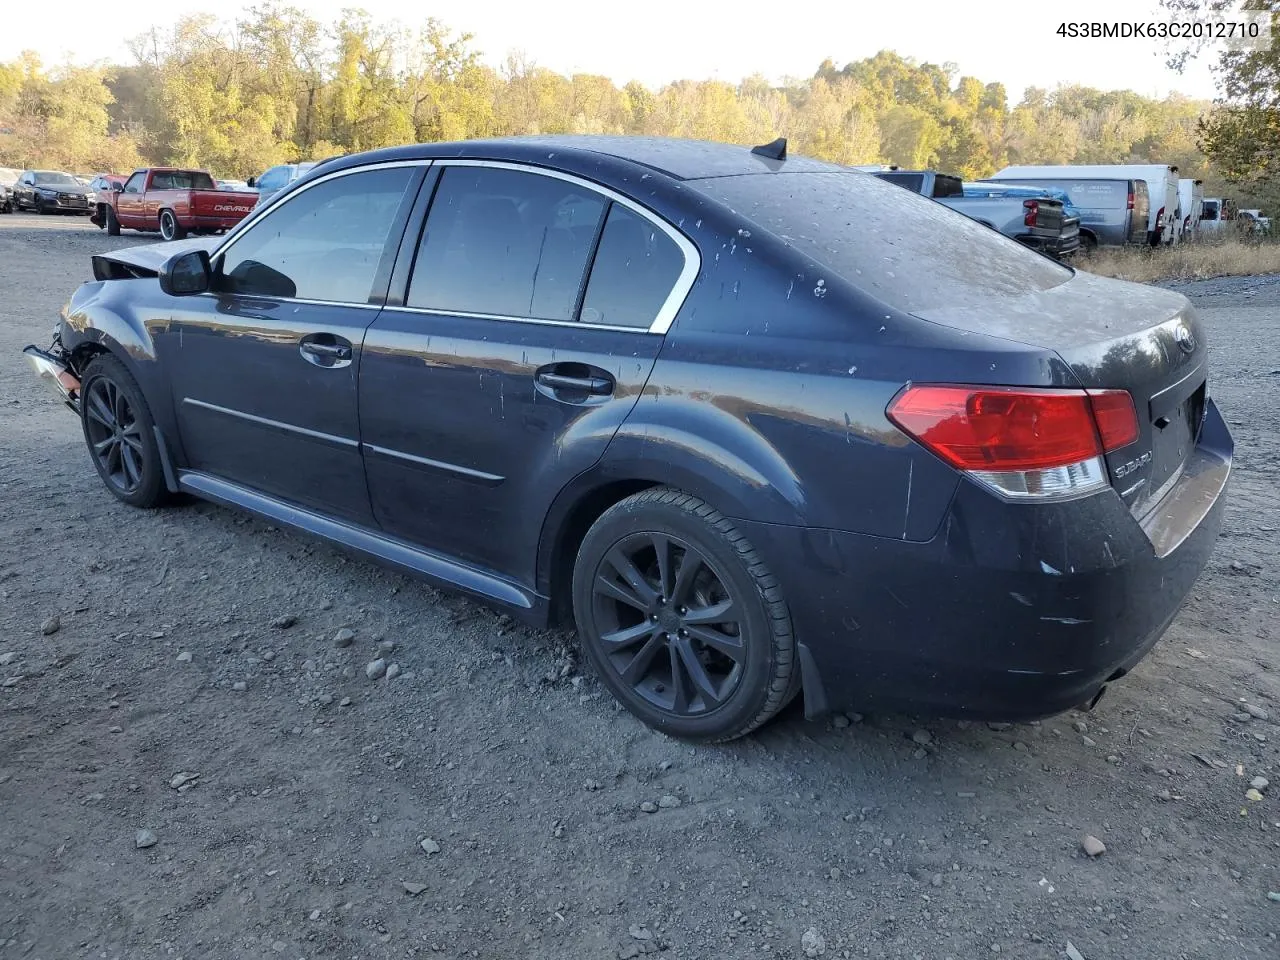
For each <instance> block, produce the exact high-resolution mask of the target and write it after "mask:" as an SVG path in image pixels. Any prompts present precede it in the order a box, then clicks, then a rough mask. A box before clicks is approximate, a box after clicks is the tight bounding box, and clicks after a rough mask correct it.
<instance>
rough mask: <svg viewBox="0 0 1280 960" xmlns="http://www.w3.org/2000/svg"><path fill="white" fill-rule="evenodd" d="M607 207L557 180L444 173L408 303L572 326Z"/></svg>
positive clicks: (500, 172) (504, 173) (471, 170)
mask: <svg viewBox="0 0 1280 960" xmlns="http://www.w3.org/2000/svg"><path fill="white" fill-rule="evenodd" d="M607 204H608V201H607V200H606V199H605V198H604V197H602V196H600V195H599V194H597V193H595V192H593V191H591V190H589V189H587V188H585V187H582V186H579V185H578V184H576V183H571V182H568V181H565V180H561V179H559V178H556V177H548V176H542V175H540V174H536V173H525V172H522V171H516V170H507V169H502V168H495V167H470V166H449V167H445V169H444V170H443V172H442V173H441V175H440V183H439V185H438V186H437V188H436V192H435V197H434V198H433V199H432V202H431V210H430V212H429V214H428V215H427V223H426V229H425V232H424V233H423V238H422V242H421V244H420V246H419V247H418V253H417V257H416V258H415V260H414V265H413V277H412V280H411V281H410V285H409V295H408V299H407V303H408V305H409V306H411V307H420V308H426V309H433V310H441V311H448V312H456V313H479V314H488V315H494V316H500V317H517V318H529V319H539V320H561V321H566V320H573V319H574V316H575V309H576V307H577V300H578V293H579V291H580V290H581V289H582V282H583V277H584V276H585V274H586V269H587V261H588V260H589V259H590V257H591V249H592V246H593V244H594V243H595V238H596V234H597V232H598V230H599V227H600V220H601V218H602V217H603V216H604V211H605V207H606V206H607Z"/></svg>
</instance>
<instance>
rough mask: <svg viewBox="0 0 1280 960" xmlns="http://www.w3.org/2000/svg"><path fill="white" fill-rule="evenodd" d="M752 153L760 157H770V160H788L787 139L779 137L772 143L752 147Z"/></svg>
mask: <svg viewBox="0 0 1280 960" xmlns="http://www.w3.org/2000/svg"><path fill="white" fill-rule="evenodd" d="M751 152H752V153H754V154H755V155H756V156H758V157H768V158H769V159H770V160H785V159H787V138H786V137H779V138H778V139H777V140H774V141H773V142H772V143H762V144H761V145H760V146H758V147H752V148H751Z"/></svg>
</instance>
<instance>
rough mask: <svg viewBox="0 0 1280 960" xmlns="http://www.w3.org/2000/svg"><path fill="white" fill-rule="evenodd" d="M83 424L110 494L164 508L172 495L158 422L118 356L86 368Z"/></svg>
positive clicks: (136, 503)
mask: <svg viewBox="0 0 1280 960" xmlns="http://www.w3.org/2000/svg"><path fill="white" fill-rule="evenodd" d="M80 422H81V424H82V426H83V428H84V439H85V443H86V444H87V445H88V447H89V455H90V457H92V459H93V466H94V469H96V470H97V471H98V476H100V477H101V478H102V482H103V483H105V484H106V486H107V489H108V490H110V491H111V493H112V494H114V495H115V496H116V497H117V498H118V499H120V500H122V501H124V502H125V503H127V504H130V505H131V506H135V507H154V506H158V505H159V504H160V503H161V502H162V501H163V500H164V497H165V493H166V491H165V487H164V472H163V468H162V466H161V464H160V448H159V445H158V444H157V442H156V438H155V431H154V421H153V420H152V418H151V411H150V409H149V408H148V407H147V402H146V400H145V398H144V397H143V395H142V391H141V390H140V389H139V387H138V385H137V383H136V382H135V381H134V379H133V377H132V376H130V374H129V371H128V370H126V369H125V367H124V365H123V364H122V363H121V362H120V361H119V360H117V359H116V358H115V357H112V356H110V355H107V354H104V355H101V356H99V357H96V358H94V360H93V361H91V362H90V363H89V365H88V366H87V367H86V368H85V371H84V377H83V378H82V380H81V382H80Z"/></svg>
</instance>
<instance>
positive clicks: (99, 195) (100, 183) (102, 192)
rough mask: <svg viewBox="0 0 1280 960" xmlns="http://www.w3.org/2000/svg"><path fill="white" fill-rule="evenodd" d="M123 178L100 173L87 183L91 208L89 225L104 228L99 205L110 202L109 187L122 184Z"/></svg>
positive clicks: (113, 174)
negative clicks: (92, 224)
mask: <svg viewBox="0 0 1280 960" xmlns="http://www.w3.org/2000/svg"><path fill="white" fill-rule="evenodd" d="M125 179H126V178H125V177H124V176H122V175H121V174H118V173H100V174H98V175H97V176H95V177H94V178H93V179H92V180H90V181H89V203H90V205H91V206H92V207H93V212H92V213H91V214H90V215H89V220H90V222H91V223H94V224H96V225H97V226H98V227H102V226H105V223H104V222H103V218H102V215H101V212H100V211H101V210H102V207H101V206H100V204H105V203H110V202H111V197H110V194H111V187H112V185H113V184H123V183H124V181H125Z"/></svg>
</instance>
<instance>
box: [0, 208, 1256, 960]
mask: <svg viewBox="0 0 1280 960" xmlns="http://www.w3.org/2000/svg"><path fill="white" fill-rule="evenodd" d="M138 242H141V241H140V238H139V237H137V236H136V235H135V236H132V237H130V236H125V237H121V238H119V239H115V240H113V239H108V238H106V237H105V236H103V235H102V234H101V233H99V232H98V231H96V230H94V229H92V228H91V227H88V226H86V225H85V224H84V223H83V222H82V221H71V220H67V219H61V218H37V217H24V216H7V217H0V410H3V417H2V418H0V600H2V601H3V602H2V603H0V683H2V684H3V686H0V818H2V819H0V957H10V956H12V957H22V958H40V960H68V958H76V957H95V958H96V957H101V958H129V960H145V958H152V957H155V958H160V957H163V958H181V957H185V958H191V960H194V958H201V960H203V958H242V957H243V958H258V960H261V958H268V957H273V958H274V957H280V958H282V960H294V958H312V957H333V958H339V957H341V958H384V957H386V958H392V957H397V958H398V957H418V956H423V957H430V956H437V955H438V956H443V957H485V958H517V957H518V958H521V960H526V958H556V960H564V958H573V960H577V958H587V960H590V958H604V960H609V958H616V957H623V958H626V957H632V956H638V955H641V954H647V953H657V954H659V955H660V956H662V957H665V958H672V960H674V958H721V957H735V958H736V957H744V958H754V957H788V958H789V957H804V956H825V957H880V958H899V957H901V958H914V957H921V958H925V957H927V958H943V957H954V958H957V960H959V958H973V957H979V956H989V955H994V954H1000V955H1008V956H1014V957H1019V958H1058V957H1062V956H1064V951H1065V950H1066V947H1067V944H1068V942H1070V943H1072V944H1073V945H1074V947H1075V949H1076V950H1077V951H1078V952H1079V954H1080V955H1081V956H1083V957H1085V958H1088V960H1100V958H1117V960H1120V958H1123V960H1132V958H1147V957H1153V958H1162V960H1167V958H1214V960H1227V958H1252V957H1258V958H1271V960H1274V958H1275V957H1277V956H1280V945H1277V943H1276V938H1277V931H1280V903H1277V902H1273V900H1275V899H1280V893H1274V896H1273V897H1272V898H1270V899H1269V898H1268V892H1269V891H1270V892H1277V891H1280V762H1277V759H1278V758H1277V742H1280V729H1277V720H1280V675H1278V673H1277V668H1278V667H1280V656H1278V655H1277V652H1276V649H1275V642H1276V635H1277V630H1276V625H1277V618H1278V614H1280V607H1278V606H1277V603H1278V602H1280V585H1278V584H1277V562H1276V561H1277V546H1276V539H1277V538H1276V530H1277V527H1278V526H1280V497H1278V496H1277V493H1276V490H1277V487H1278V486H1280V450H1278V442H1277V438H1278V437H1280V404H1277V402H1276V399H1277V396H1280V336H1278V335H1277V326H1276V316H1277V312H1278V311H1280V282H1277V280H1275V279H1274V278H1241V279H1234V280H1229V281H1209V282H1205V283H1200V284H1195V285H1188V286H1185V287H1182V288H1181V289H1183V290H1184V291H1185V292H1186V293H1187V294H1188V295H1190V296H1191V297H1192V298H1193V299H1195V300H1196V301H1197V303H1198V304H1199V306H1200V308H1201V311H1202V314H1203V316H1204V317H1205V319H1206V321H1207V326H1208V329H1209V330H1210V331H1211V334H1212V337H1213V364H1214V367H1213V370H1214V373H1213V381H1212V389H1213V392H1214V394H1215V396H1216V397H1217V400H1218V402H1219V404H1220V405H1221V407H1222V408H1223V410H1224V412H1225V415H1226V416H1227V418H1228V419H1229V420H1230V422H1231V425H1232V427H1233V429H1234V432H1235V437H1236V443H1237V454H1238V460H1237V463H1238V471H1237V473H1236V476H1235V478H1234V479H1233V486H1232V490H1231V503H1230V506H1229V508H1228V514H1227V522H1226V529H1225V531H1224V533H1223V536H1222V540H1221V542H1220V544H1219V547H1218V551H1217V553H1216V554H1215V556H1214V558H1213V560H1212V561H1211V563H1210V566H1209V568H1208V570H1207V571H1206V572H1205V575H1204V577H1203V578H1202V579H1201V581H1200V583H1199V585H1198V586H1197V587H1196V589H1195V591H1194V593H1193V594H1192V596H1191V598H1190V600H1189V601H1188V603H1187V605H1186V607H1185V608H1184V610H1183V612H1182V614H1181V615H1180V616H1179V618H1178V620H1177V621H1176V622H1175V624H1174V625H1173V627H1172V628H1171V630H1170V631H1169V633H1168V635H1167V636H1166V638H1165V639H1164V641H1163V642H1162V643H1161V644H1160V645H1159V646H1158V647H1157V648H1156V650H1155V652H1154V653H1153V654H1152V655H1151V656H1150V657H1149V658H1148V659H1147V660H1146V661H1145V662H1144V663H1143V664H1142V665H1140V666H1139V668H1138V669H1137V670H1136V671H1135V672H1134V673H1133V674H1132V675H1131V676H1130V677H1128V678H1126V679H1125V680H1123V681H1121V682H1120V683H1119V684H1117V685H1114V686H1113V687H1112V690H1111V692H1110V693H1109V694H1108V695H1107V696H1106V697H1105V698H1104V699H1103V701H1102V703H1101V704H1100V705H1099V707H1098V709H1097V710H1096V711H1094V712H1093V713H1091V714H1088V715H1074V714H1073V715H1066V716H1062V717H1059V718H1055V719H1053V720H1049V721H1045V722H1044V723H1043V724H1030V725H1017V726H1012V727H1006V726H1002V727H1000V728H999V729H992V728H989V727H987V726H985V725H976V726H975V725H957V724H956V723H955V722H941V721H934V720H930V719H928V718H913V717H904V716H867V717H859V716H857V715H851V716H850V717H848V718H846V717H837V718H835V719H834V720H827V721H823V722H816V723H807V722H805V721H804V719H803V717H802V715H801V713H800V711H799V710H798V709H796V708H795V707H793V708H791V709H790V710H789V711H788V712H787V713H786V714H785V715H784V716H783V717H781V718H780V719H779V721H778V722H775V723H773V724H772V725H770V726H769V727H768V728H766V729H765V730H764V731H762V732H761V733H759V734H758V735H756V736H755V737H753V738H751V739H748V740H746V741H745V742H739V743H736V744H734V745H731V746H728V747H717V748H697V749H694V748H690V747H689V746H686V745H682V744H679V743H677V742H674V741H671V740H668V739H666V738H665V737H663V736H661V735H658V734H655V733H652V732H650V731H648V730H647V729H645V728H643V727H641V726H640V725H639V724H638V723H637V722H636V721H635V720H633V719H632V718H631V717H630V716H629V715H628V714H625V713H623V712H621V711H620V710H619V709H618V708H616V707H615V706H614V705H613V703H612V701H611V700H610V699H609V697H608V696H607V694H605V693H603V692H602V689H601V687H600V686H599V685H598V684H597V682H596V681H595V680H594V678H592V677H591V676H590V675H587V674H584V673H581V672H580V671H579V661H578V659H577V657H576V652H575V649H574V640H573V637H572V635H571V634H564V633H549V632H536V631H530V630H527V629H525V628H523V627H519V626H516V625H515V624H513V623H512V622H510V621H509V620H507V619H506V618H504V617H502V616H499V615H496V614H494V613H491V612H489V611H488V610H486V609H483V608H481V607H479V606H476V605H474V604H472V603H470V602H468V601H465V600H462V599H460V598H458V597H455V596H451V595H448V594H445V593H439V592H436V591H433V590H431V589H429V588H427V587H425V586H423V585H422V584H420V583H417V582H414V581H411V580H408V579H406V578H403V577H401V576H398V575H396V574H393V573H388V572H386V571H383V570H381V569H379V568H377V567H375V566H372V565H370V564H367V563H364V562H362V561H359V560H354V559H350V558H347V557H345V556H342V555H340V554H338V553H337V552H335V551H334V550H331V549H329V548H328V547H326V546H324V545H320V544H317V543H314V542H312V541H309V540H306V539H302V538H299V537H295V536H293V535H291V534H288V533H285V532H283V531H281V530H278V529H276V528H274V527H272V526H270V525H268V524H266V523H263V522H260V521H258V520H256V519H251V518H247V517H245V516H241V515H238V514H236V513H233V512H230V511H228V510H223V509H219V508H215V507H212V506H208V505H203V504H190V505H186V506H182V507H176V508H173V509H167V510H163V511H159V512H153V513H144V512H140V511H135V510H131V509H129V508H127V507H124V506H122V505H120V504H118V503H117V502H116V501H115V500H113V499H112V498H111V497H110V496H109V495H108V494H107V493H106V491H104V490H103V489H102V488H101V486H100V484H99V481H98V479H97V477H96V476H95V474H94V472H93V469H92V467H91V466H90V464H89V461H88V458H87V456H86V454H85V451H84V449H83V441H82V439H81V436H80V430H79V426H78V424H77V423H76V422H75V420H74V418H73V417H72V416H70V415H69V414H68V413H67V411H66V410H65V409H63V408H61V407H60V406H59V405H58V404H57V403H56V402H55V401H54V400H53V399H52V398H51V396H49V395H47V394H46V388H45V387H43V386H42V385H39V384H37V383H36V382H35V381H34V379H33V378H32V377H31V376H29V374H28V372H27V368H26V365H25V364H24V363H23V361H22V359H21V358H20V356H19V355H18V351H19V350H20V348H21V347H22V346H23V345H24V344H26V343H28V342H32V341H34V342H36V343H39V344H41V345H43V344H44V343H46V342H47V341H48V338H49V334H50V331H51V329H52V326H53V322H54V318H55V315H56V311H57V309H58V307H59V306H60V305H61V303H62V302H63V301H64V300H65V299H66V297H67V295H68V294H69V293H70V291H71V289H72V288H73V286H74V285H75V284H76V283H77V282H78V281H80V280H82V279H84V278H86V277H87V276H88V275H89V255H90V254H91V253H93V252H97V251H100V250H103V249H107V248H109V247H113V246H124V245H130V244H134V243H138ZM344 629H345V630H348V631H350V633H349V634H347V633H342V634H341V636H340V638H339V632H340V631H341V630H344ZM348 639H349V640H350V643H349V645H346V646H343V645H342V644H344V643H347V641H348ZM380 643H381V644H384V645H394V646H393V647H392V648H391V649H390V652H389V653H387V654H386V655H385V660H386V662H387V663H388V664H392V663H394V664H396V665H397V666H398V669H399V675H398V676H396V677H394V678H392V679H388V678H385V677H384V678H382V679H379V680H376V681H374V680H370V679H368V678H367V677H366V673H365V666H366V664H368V663H369V662H370V661H372V660H374V659H375V658H376V657H377V656H378V645H379V644H380ZM1268 715H1270V716H1269V717H1268ZM1257 776H1262V777H1269V778H1271V780H1273V781H1276V785H1275V786H1274V787H1271V789H1270V791H1269V792H1268V791H1266V789H1265V787H1264V789H1263V793H1262V797H1261V799H1255V800H1250V799H1247V798H1246V791H1247V790H1248V789H1250V782H1251V780H1252V779H1253V778H1254V777H1257ZM1086 835H1089V836H1091V837H1093V838H1096V839H1098V840H1100V841H1101V842H1102V843H1103V844H1105V847H1106V851H1105V852H1104V853H1102V854H1101V855H1099V856H1097V857H1090V856H1089V855H1088V854H1087V853H1086V852H1085V851H1084V849H1083V847H1084V845H1085V844H1084V838H1085V837H1086Z"/></svg>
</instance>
